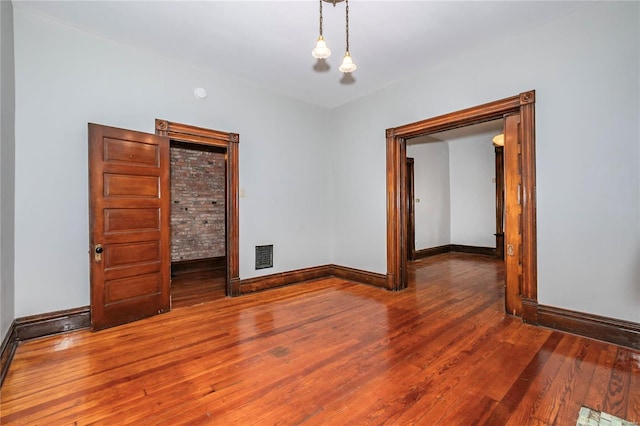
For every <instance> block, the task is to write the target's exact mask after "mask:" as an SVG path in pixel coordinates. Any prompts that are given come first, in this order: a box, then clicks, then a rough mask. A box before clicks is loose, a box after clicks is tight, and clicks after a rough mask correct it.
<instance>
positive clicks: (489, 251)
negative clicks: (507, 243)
mask: <svg viewBox="0 0 640 426" xmlns="http://www.w3.org/2000/svg"><path fill="white" fill-rule="evenodd" d="M450 252H455V253H469V254H481V255H483V256H494V257H495V256H496V249H495V248H492V247H476V246H465V245H462V244H445V245H443V246H437V247H430V248H426V249H421V250H416V253H415V256H414V257H413V259H414V260H418V259H424V258H425V257H429V256H435V255H438V254H442V253H450Z"/></svg>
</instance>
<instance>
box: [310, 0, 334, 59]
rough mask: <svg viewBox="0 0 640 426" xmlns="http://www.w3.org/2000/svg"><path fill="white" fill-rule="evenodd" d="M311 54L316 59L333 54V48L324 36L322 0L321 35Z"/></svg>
mask: <svg viewBox="0 0 640 426" xmlns="http://www.w3.org/2000/svg"><path fill="white" fill-rule="evenodd" d="M311 56H313V57H314V58H316V59H325V58H328V57H329V56H331V50H330V49H329V48H328V47H327V42H326V41H325V40H324V37H323V36H322V0H320V35H319V36H318V41H317V42H316V47H315V49H313V50H312V51H311Z"/></svg>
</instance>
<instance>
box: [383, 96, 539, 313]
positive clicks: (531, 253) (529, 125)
mask: <svg viewBox="0 0 640 426" xmlns="http://www.w3.org/2000/svg"><path fill="white" fill-rule="evenodd" d="M512 113H519V114H520V118H521V131H522V133H521V137H522V140H521V144H522V152H521V155H522V239H523V241H522V250H523V252H522V269H523V271H522V304H523V314H522V317H523V319H524V320H525V321H527V322H531V323H535V322H537V315H538V281H537V251H536V248H537V242H536V170H535V91H534V90H531V91H527V92H522V93H520V94H518V95H515V96H512V97H509V98H504V99H500V100H497V101H494V102H490V103H486V104H483V105H479V106H475V107H471V108H467V109H463V110H460V111H456V112H452V113H449V114H445V115H440V116H437V117H433V118H429V119H426V120H422V121H417V122H414V123H409V124H405V125H403V126H399V127H394V128H390V129H387V130H386V139H387V144H386V145H387V283H386V288H387V289H388V290H391V291H398V290H402V289H404V288H406V287H407V244H406V241H407V227H406V222H407V208H406V197H407V194H406V185H405V182H406V173H407V165H406V158H407V144H406V140H407V139H408V138H414V137H417V136H422V135H426V134H430V133H435V132H441V131H444V130H451V129H455V128H458V127H464V126H469V125H472V124H478V123H483V122H486V121H491V120H496V119H500V118H503V117H504V115H505V114H512Z"/></svg>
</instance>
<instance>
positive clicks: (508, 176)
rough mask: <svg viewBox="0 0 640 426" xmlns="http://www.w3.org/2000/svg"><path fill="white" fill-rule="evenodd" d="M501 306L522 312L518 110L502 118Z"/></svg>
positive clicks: (520, 177) (512, 311) (520, 143)
mask: <svg viewBox="0 0 640 426" xmlns="http://www.w3.org/2000/svg"><path fill="white" fill-rule="evenodd" d="M503 155H504V170H505V173H504V178H505V227H504V233H505V281H506V295H505V308H506V311H507V313H509V314H512V315H517V316H522V253H523V252H522V137H521V131H520V114H519V113H518V114H510V115H507V116H505V119H504V154H503Z"/></svg>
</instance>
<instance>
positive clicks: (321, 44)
mask: <svg viewBox="0 0 640 426" xmlns="http://www.w3.org/2000/svg"><path fill="white" fill-rule="evenodd" d="M323 1H325V2H327V3H331V4H333V6H334V7H335V5H336V3H341V2H343V1H345V2H346V8H345V17H346V36H347V37H346V38H347V48H346V52H345V54H344V58H343V59H342V64H341V65H340V67H339V68H338V69H339V70H340V72H343V73H350V72H353V71H355V70H356V68H357V67H356V64H354V63H353V59H351V54H350V53H349V0H320V35H319V36H318V40H317V41H316V47H315V48H314V49H313V50H312V51H311V56H313V57H314V58H316V59H326V58H328V57H329V56H330V55H331V50H330V49H329V47H328V46H327V42H326V41H325V39H324V36H323V35H322V2H323Z"/></svg>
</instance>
